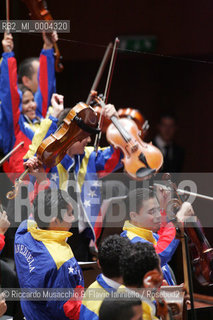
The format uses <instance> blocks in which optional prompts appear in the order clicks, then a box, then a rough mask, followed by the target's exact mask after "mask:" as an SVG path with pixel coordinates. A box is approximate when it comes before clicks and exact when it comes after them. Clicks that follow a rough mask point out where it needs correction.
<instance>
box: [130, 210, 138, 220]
mask: <svg viewBox="0 0 213 320" xmlns="http://www.w3.org/2000/svg"><path fill="white" fill-rule="evenodd" d="M137 215H138V214H137V213H136V212H134V211H131V212H130V213H129V217H130V220H132V221H135V218H136V216H137Z"/></svg>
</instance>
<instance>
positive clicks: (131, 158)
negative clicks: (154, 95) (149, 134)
mask: <svg viewBox="0 0 213 320" xmlns="http://www.w3.org/2000/svg"><path fill="white" fill-rule="evenodd" d="M91 94H92V96H93V98H94V99H95V100H96V101H97V102H98V103H99V104H100V105H101V107H102V108H104V107H105V103H104V102H103V100H102V99H101V98H100V97H98V96H97V92H96V91H92V92H91ZM111 121H112V124H110V126H109V127H108V129H107V132H106V137H107V140H108V141H109V143H111V144H113V145H114V146H115V147H119V148H121V150H122V151H123V154H124V159H123V160H122V161H123V164H124V168H125V170H126V172H127V173H128V174H129V175H130V176H131V177H132V178H134V179H137V180H143V179H145V178H148V177H149V176H150V175H152V174H154V173H155V172H156V171H157V170H159V169H160V167H161V166H162V164H163V155H162V153H161V152H160V150H159V149H158V148H156V147H155V146H153V145H152V144H148V143H145V142H143V141H142V140H141V139H140V137H139V132H138V127H137V125H136V124H135V122H134V121H133V120H130V119H127V118H124V119H118V118H117V117H115V116H112V117H111Z"/></svg>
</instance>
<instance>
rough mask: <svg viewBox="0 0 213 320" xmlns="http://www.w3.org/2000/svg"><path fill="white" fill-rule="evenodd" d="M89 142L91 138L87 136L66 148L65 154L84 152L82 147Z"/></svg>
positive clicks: (71, 154)
mask: <svg viewBox="0 0 213 320" xmlns="http://www.w3.org/2000/svg"><path fill="white" fill-rule="evenodd" d="M90 142H91V138H90V137H87V138H85V139H83V140H82V141H77V142H75V143H74V144H73V145H72V146H71V147H70V148H69V149H68V150H67V154H68V155H69V156H71V157H72V156H74V155H77V154H84V148H85V147H86V145H87V144H88V143H90Z"/></svg>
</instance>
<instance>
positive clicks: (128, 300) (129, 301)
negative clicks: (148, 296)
mask: <svg viewBox="0 0 213 320" xmlns="http://www.w3.org/2000/svg"><path fill="white" fill-rule="evenodd" d="M135 306H141V299H139V298H138V297H136V296H134V295H132V297H129V296H128V297H123V296H122V295H119V293H117V294H116V295H115V296H114V297H113V298H111V297H110V296H109V297H106V298H105V299H104V301H103V302H102V304H101V307H100V310H99V319H100V320H109V319H110V320H124V319H125V320H131V319H132V317H133V316H134V315H135V314H134V310H133V307H135Z"/></svg>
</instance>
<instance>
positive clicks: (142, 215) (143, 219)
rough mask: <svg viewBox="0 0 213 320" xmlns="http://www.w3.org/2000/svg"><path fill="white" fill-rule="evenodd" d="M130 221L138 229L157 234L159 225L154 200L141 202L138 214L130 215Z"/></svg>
mask: <svg viewBox="0 0 213 320" xmlns="http://www.w3.org/2000/svg"><path fill="white" fill-rule="evenodd" d="M130 217H131V220H132V222H133V223H134V224H136V225H137V226H138V227H140V228H143V229H148V230H151V231H153V232H157V231H158V230H159V229H160V225H161V214H160V207H159V203H158V201H157V199H156V198H151V199H148V200H144V201H143V206H142V207H141V208H140V210H139V212H138V213H130Z"/></svg>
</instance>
